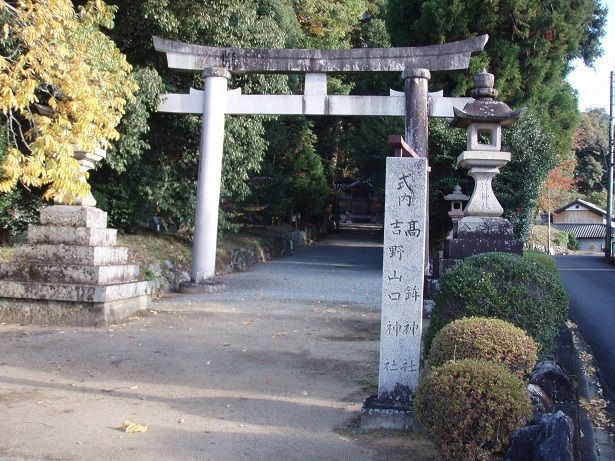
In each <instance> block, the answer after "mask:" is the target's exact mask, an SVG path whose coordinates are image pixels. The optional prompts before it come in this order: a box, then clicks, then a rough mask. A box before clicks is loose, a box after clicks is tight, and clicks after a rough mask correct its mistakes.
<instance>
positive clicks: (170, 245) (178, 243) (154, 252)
mask: <svg viewBox="0 0 615 461" xmlns="http://www.w3.org/2000/svg"><path fill="white" fill-rule="evenodd" d="M118 245H121V246H126V247H128V254H129V258H130V261H131V262H134V263H137V264H156V263H157V264H161V265H162V264H163V263H164V261H166V260H170V261H172V262H173V265H174V267H175V270H184V271H187V270H190V263H191V261H192V244H191V243H190V242H189V241H188V240H187V239H183V238H179V237H172V236H166V235H157V234H134V235H128V234H124V235H119V236H118Z"/></svg>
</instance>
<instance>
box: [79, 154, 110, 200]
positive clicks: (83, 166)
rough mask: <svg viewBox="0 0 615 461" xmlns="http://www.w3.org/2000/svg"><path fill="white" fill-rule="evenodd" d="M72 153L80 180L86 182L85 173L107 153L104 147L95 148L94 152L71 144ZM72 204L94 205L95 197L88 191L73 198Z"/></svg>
mask: <svg viewBox="0 0 615 461" xmlns="http://www.w3.org/2000/svg"><path fill="white" fill-rule="evenodd" d="M73 155H74V156H75V158H76V159H77V163H79V167H80V171H81V177H80V180H81V181H83V182H87V180H86V179H85V173H86V172H87V171H89V170H91V169H93V168H94V165H95V164H96V162H99V161H101V160H102V159H103V158H105V156H106V155H107V152H106V151H105V150H104V149H95V150H94V152H87V151H85V150H83V149H82V148H80V147H79V146H76V145H74V144H73ZM74 205H78V206H96V199H94V196H93V195H92V192H91V191H90V192H88V194H87V195H86V196H85V197H78V198H76V199H75V202H74Z"/></svg>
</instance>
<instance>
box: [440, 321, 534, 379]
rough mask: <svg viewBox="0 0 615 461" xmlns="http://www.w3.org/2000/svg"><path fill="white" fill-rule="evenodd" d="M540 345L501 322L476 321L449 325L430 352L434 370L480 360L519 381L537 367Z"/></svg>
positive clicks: (441, 331)
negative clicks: (505, 369) (501, 368)
mask: <svg viewBox="0 0 615 461" xmlns="http://www.w3.org/2000/svg"><path fill="white" fill-rule="evenodd" d="M537 353H538V345H537V344H536V342H535V341H534V340H533V339H532V338H530V337H529V336H528V335H527V333H525V331H523V330H522V329H521V328H517V327H516V326H514V325H513V324H511V323H509V322H505V321H504V320H499V319H487V318H482V317H473V318H467V319H461V320H455V321H454V322H451V323H449V324H448V325H446V326H445V327H444V328H442V330H440V332H439V333H438V334H437V335H436V337H435V338H434V340H433V344H432V346H431V350H430V352H429V362H430V364H431V366H433V367H437V366H440V365H442V364H443V363H446V362H448V361H451V360H453V361H455V360H462V359H477V360H486V361H489V362H496V363H499V364H501V365H506V366H507V367H508V368H509V369H510V371H511V372H512V373H514V374H515V375H516V376H518V377H519V378H523V377H524V376H526V375H527V374H529V373H530V372H531V371H532V369H533V368H534V365H536V355H537Z"/></svg>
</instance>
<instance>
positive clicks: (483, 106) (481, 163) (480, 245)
mask: <svg viewBox="0 0 615 461" xmlns="http://www.w3.org/2000/svg"><path fill="white" fill-rule="evenodd" d="M474 82H475V84H476V88H475V89H474V90H472V91H471V92H470V95H471V96H472V97H474V100H473V101H471V102H469V103H468V104H466V105H465V107H464V108H463V110H459V109H457V108H455V109H454V113H455V118H454V120H453V122H452V126H454V127H459V128H466V129H467V132H468V143H467V150H465V151H464V152H462V153H461V154H460V155H459V157H458V158H457V163H458V164H459V165H461V166H462V167H463V168H467V169H468V170H469V171H468V175H469V176H471V177H473V178H474V182H475V184H474V191H473V192H472V196H471V197H470V200H469V202H468V204H467V205H466V207H465V209H464V210H463V211H461V210H460V209H459V210H456V209H455V208H454V207H455V203H456V194H457V193H459V194H461V190H460V189H457V188H455V192H453V194H450V195H448V196H447V197H446V198H447V200H448V199H449V197H450V201H451V204H452V208H451V212H449V215H450V216H451V218H452V219H453V223H454V224H453V231H452V232H451V234H450V235H449V236H448V237H447V238H446V239H445V240H444V249H443V251H442V254H441V256H440V257H439V259H438V260H437V261H435V264H434V267H435V270H434V274H435V275H436V276H441V275H442V274H443V273H444V272H445V271H446V270H448V269H449V268H451V267H453V266H454V265H455V264H457V263H458V262H459V261H461V260H463V259H465V258H467V257H469V256H472V255H475V254H479V253H487V252H490V251H499V252H504V253H516V254H521V253H522V250H523V243H522V242H520V241H519V240H516V239H515V238H514V232H513V226H512V224H511V223H510V222H509V221H508V220H507V219H505V218H502V213H503V212H504V210H503V209H502V206H501V205H500V203H499V202H498V200H497V199H496V197H495V195H494V193H493V189H492V188H491V181H492V179H493V177H494V176H495V175H496V174H498V173H499V172H500V168H502V167H503V166H504V165H506V164H507V163H508V162H509V161H510V157H511V156H510V152H502V150H501V149H502V127H507V126H510V125H512V124H513V123H514V122H515V121H516V120H517V119H518V118H519V117H521V115H522V114H523V112H524V111H525V109H519V110H512V109H511V108H510V107H508V106H507V105H506V104H504V103H503V102H498V101H496V100H495V97H496V96H497V91H496V89H495V88H494V87H493V83H494V78H493V75H492V74H489V73H487V72H486V71H482V72H481V73H479V74H477V75H475V76H474ZM462 195H463V194H462ZM466 198H467V197H466Z"/></svg>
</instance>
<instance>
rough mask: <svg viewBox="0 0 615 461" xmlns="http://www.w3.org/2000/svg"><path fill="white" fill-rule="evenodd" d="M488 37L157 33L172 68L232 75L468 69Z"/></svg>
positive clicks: (157, 44)
mask: <svg viewBox="0 0 615 461" xmlns="http://www.w3.org/2000/svg"><path fill="white" fill-rule="evenodd" d="M488 38H489V37H488V35H480V36H478V37H474V38H469V39H466V40H459V41H456V42H449V43H443V44H441V45H427V46H418V47H405V48H352V49H340V50H313V49H286V48H226V47H212V46H204V45H195V44H191V43H184V42H179V41H174V40H167V39H163V38H160V37H154V48H155V49H156V50H157V51H160V52H164V53H166V55H167V61H168V65H169V68H170V69H173V70H177V71H181V72H200V71H202V70H203V69H206V68H210V67H222V68H226V69H227V70H229V71H230V72H232V73H282V74H287V73H309V72H335V73H353V72H402V71H404V70H406V69H410V68H414V69H418V68H420V69H428V70H430V71H442V70H456V69H467V67H468V65H469V63H470V56H471V55H472V54H474V53H478V52H480V51H482V50H483V48H484V47H485V44H486V43H487V40H488Z"/></svg>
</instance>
